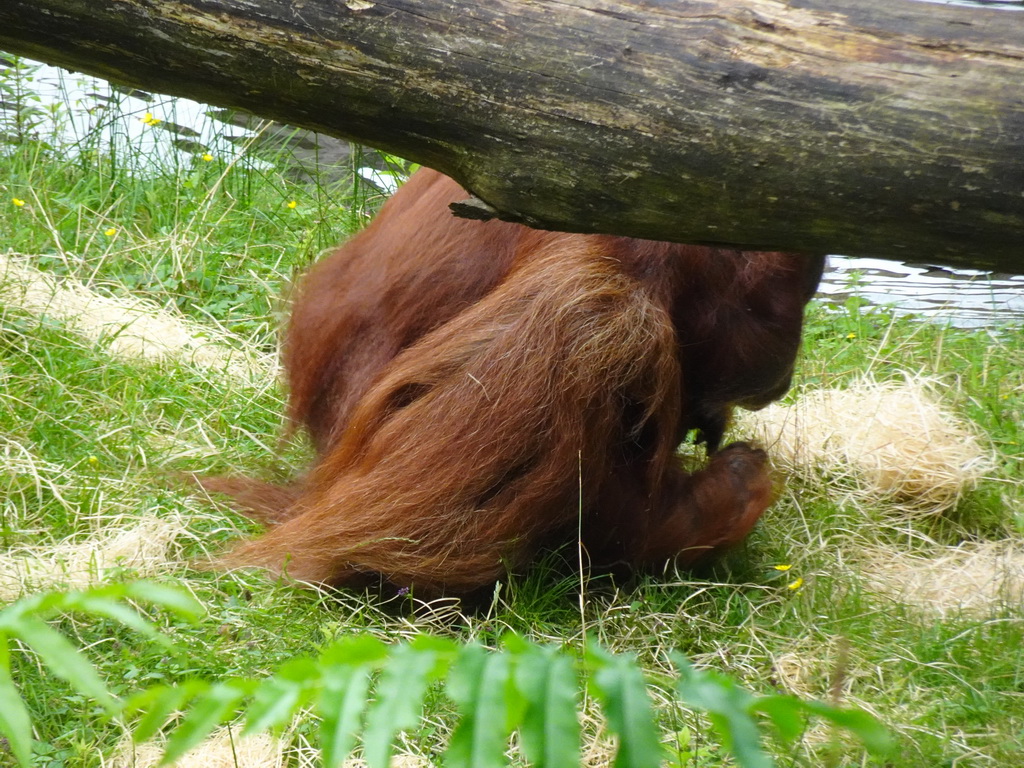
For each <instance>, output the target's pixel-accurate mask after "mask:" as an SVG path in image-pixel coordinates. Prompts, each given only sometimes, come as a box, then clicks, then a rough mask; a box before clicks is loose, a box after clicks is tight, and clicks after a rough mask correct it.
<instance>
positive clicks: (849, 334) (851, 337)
mask: <svg viewBox="0 0 1024 768" xmlns="http://www.w3.org/2000/svg"><path fill="white" fill-rule="evenodd" d="M846 338H848V339H856V338H857V334H856V333H853V332H852V331H851V332H850V333H848V334H846Z"/></svg>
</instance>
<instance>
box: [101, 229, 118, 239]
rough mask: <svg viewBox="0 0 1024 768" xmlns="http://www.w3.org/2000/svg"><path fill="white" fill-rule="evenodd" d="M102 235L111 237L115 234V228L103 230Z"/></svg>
mask: <svg viewBox="0 0 1024 768" xmlns="http://www.w3.org/2000/svg"><path fill="white" fill-rule="evenodd" d="M103 234H104V235H106V236H107V237H113V236H114V235H116V234H117V227H110V228H109V229H105V230H103Z"/></svg>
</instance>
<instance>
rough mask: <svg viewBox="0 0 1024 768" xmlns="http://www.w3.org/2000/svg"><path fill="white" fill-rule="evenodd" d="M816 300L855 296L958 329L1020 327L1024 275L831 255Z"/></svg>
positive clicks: (1023, 310)
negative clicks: (818, 297) (818, 298)
mask: <svg viewBox="0 0 1024 768" xmlns="http://www.w3.org/2000/svg"><path fill="white" fill-rule="evenodd" d="M819 296H820V297H822V298H824V299H825V300H826V301H829V302H831V303H836V304H842V303H843V302H844V301H845V300H846V299H847V297H849V296H858V297H860V298H862V299H864V300H865V301H866V302H867V303H868V304H870V305H874V306H879V307H889V308H891V309H892V311H893V312H894V313H895V314H897V315H916V316H919V317H922V318H925V319H927V320H931V321H934V322H939V323H944V324H948V325H953V326H957V327H960V328H987V327H993V326H1005V325H1021V324H1024V275H997V274H993V273H989V272H980V271H977V270H970V269H952V268H949V267H937V266H928V265H917V264H903V263H900V262H898V261H884V260H882V259H868V258H853V257H850V256H830V257H829V265H828V268H827V270H826V273H825V276H824V278H823V279H822V282H821V288H820V290H819Z"/></svg>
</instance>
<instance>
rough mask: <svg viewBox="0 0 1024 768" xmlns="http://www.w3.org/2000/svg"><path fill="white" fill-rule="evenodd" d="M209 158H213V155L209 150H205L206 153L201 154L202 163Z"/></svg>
mask: <svg viewBox="0 0 1024 768" xmlns="http://www.w3.org/2000/svg"><path fill="white" fill-rule="evenodd" d="M211 160H213V155H211V154H210V153H209V152H206V153H204V154H203V162H204V163H208V162H210V161H211Z"/></svg>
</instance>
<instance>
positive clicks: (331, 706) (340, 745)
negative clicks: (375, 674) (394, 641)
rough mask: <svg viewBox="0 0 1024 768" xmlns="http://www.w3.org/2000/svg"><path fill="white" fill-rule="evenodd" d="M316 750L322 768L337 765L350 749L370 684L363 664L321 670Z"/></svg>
mask: <svg viewBox="0 0 1024 768" xmlns="http://www.w3.org/2000/svg"><path fill="white" fill-rule="evenodd" d="M322 675H323V677H322V680H323V689H322V691H321V694H320V707H319V709H320V717H321V721H320V751H321V753H322V756H323V765H324V768H334V767H335V766H337V765H340V764H341V761H342V760H344V759H345V758H346V757H347V756H348V753H349V752H351V751H352V746H353V744H355V739H356V736H357V735H358V734H359V729H360V727H361V725H362V714H363V710H364V709H365V708H366V704H367V691H368V690H369V687H370V667H369V666H368V665H366V664H335V665H331V666H325V667H324V669H323V672H322Z"/></svg>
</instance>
